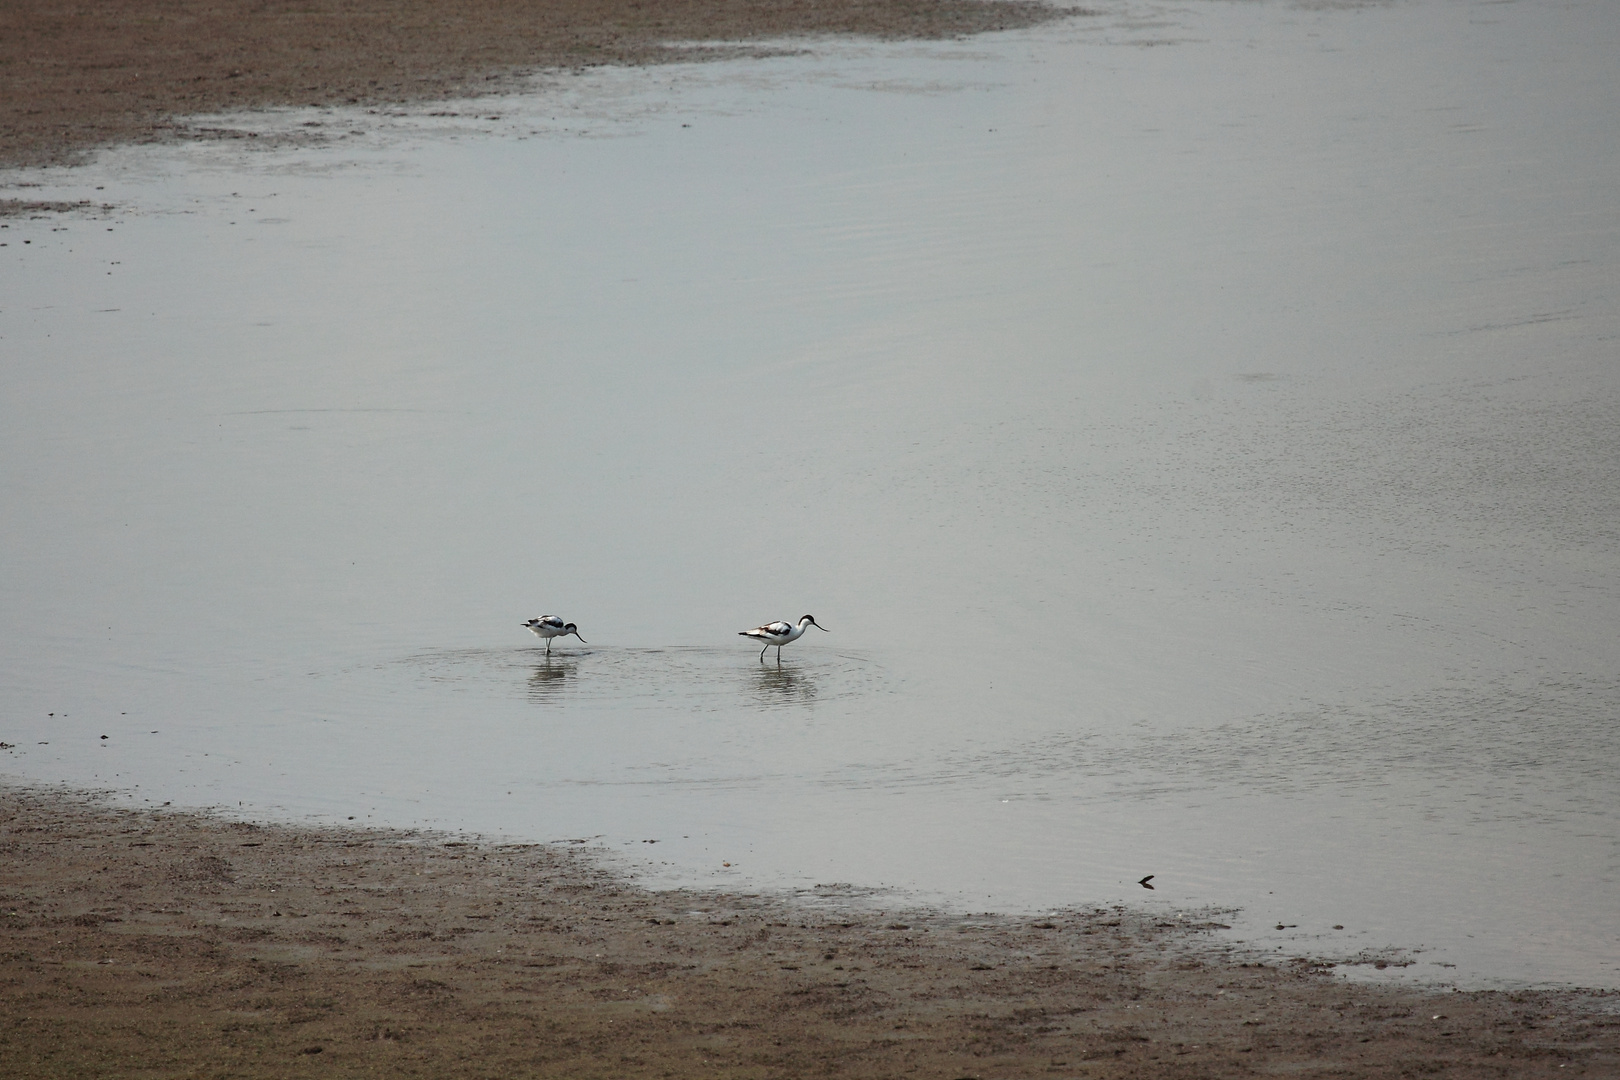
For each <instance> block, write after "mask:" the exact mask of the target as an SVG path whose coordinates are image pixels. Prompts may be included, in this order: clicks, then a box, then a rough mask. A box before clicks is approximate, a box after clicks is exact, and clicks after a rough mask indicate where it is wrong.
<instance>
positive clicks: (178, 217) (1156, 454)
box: [0, 0, 1620, 986]
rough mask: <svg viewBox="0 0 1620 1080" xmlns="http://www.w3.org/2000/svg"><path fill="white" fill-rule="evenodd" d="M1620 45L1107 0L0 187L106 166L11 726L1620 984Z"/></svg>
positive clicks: (672, 862) (45, 429)
mask: <svg viewBox="0 0 1620 1080" xmlns="http://www.w3.org/2000/svg"><path fill="white" fill-rule="evenodd" d="M1617 53H1620V8H1617V7H1615V6H1614V5H1611V4H1607V3H1603V2H1601V0H1590V2H1570V3H1562V4H1557V5H1547V4H1531V3H1507V4H1501V3H1472V2H1464V0H1456V2H1450V0H1419V2H1412V3H1396V4H1392V5H1381V6H1370V7H1362V6H1355V5H1343V6H1338V5H1310V6H1308V7H1296V6H1291V5H1288V4H1283V3H1259V4H1227V3H1196V2H1195V3H1189V4H1182V5H1177V6H1175V7H1173V8H1172V7H1158V6H1154V5H1136V4H1120V5H1105V10H1104V11H1103V13H1102V14H1101V15H1098V16H1094V17H1089V18H1079V19H1074V20H1070V21H1067V22H1064V23H1061V24H1058V25H1056V26H1052V27H1046V28H1043V29H1040V30H1038V31H1033V32H1027V33H1018V34H1010V35H1001V36H992V37H987V38H980V39H974V40H971V41H966V42H955V43H945V44H928V45H892V46H888V45H886V46H881V47H873V46H862V45H852V44H848V43H836V42H833V43H823V44H820V45H818V46H817V47H816V48H815V49H814V51H813V52H812V53H811V54H808V55H798V56H791V57H786V58H777V59H763V60H738V61H727V62H723V63H715V64H706V65H695V66H689V67H676V68H660V69H652V70H645V71H631V72H624V71H597V72H593V73H590V74H588V75H585V76H581V77H577V78H565V79H560V80H552V81H547V82H544V83H541V84H539V85H538V86H537V89H536V91H535V93H534V94H533V95H532V96H530V97H527V98H522V99H501V100H498V101H483V102H467V103H456V104H454V105H452V106H449V107H442V108H441V107H435V109H433V110H432V111H435V112H440V113H455V114H457V115H453V116H428V115H421V114H414V115H398V116H391V115H365V114H345V113H339V112H334V111H319V110H311V111H307V112H296V113H289V114H283V115H276V116H257V117H249V118H227V120H226V121H223V122H227V123H230V124H234V125H237V126H238V127H240V128H241V129H242V130H244V131H247V130H253V131H257V132H260V133H261V135H260V138H259V139H258V140H253V139H244V140H239V141H231V142H228V143H225V144H223V145H216V144H210V145H194V146H188V147H180V148H172V149H156V150H154V149H137V150H127V151H120V152H117V153H112V154H108V155H107V156H105V157H104V158H103V159H102V160H101V161H100V162H99V163H98V164H96V165H95V166H92V167H89V168H86V169H83V170H79V171H75V172H72V173H51V174H44V175H37V174H36V175H28V176H19V175H13V176H11V177H9V178H8V182H9V183H11V184H13V185H14V184H16V183H21V182H27V183H37V184H40V185H41V186H39V187H31V188H26V189H20V190H17V189H14V190H11V191H7V192H6V194H7V195H22V196H24V197H30V198H71V199H79V198H89V199H93V200H95V201H96V202H98V203H100V202H107V203H112V204H114V205H115V206H116V207H117V209H116V210H115V211H114V212H112V213H111V214H110V215H108V216H107V217H106V218H105V220H102V219H100V218H86V217H68V218H63V219H60V220H57V219H41V220H19V219H16V218H13V219H10V220H9V221H8V222H7V225H8V227H7V228H5V229H3V230H0V242H4V243H5V247H3V248H0V461H3V462H4V466H3V468H0V505H3V506H4V507H5V508H6V511H5V513H4V514H3V515H0V740H3V741H4V742H6V743H9V744H12V745H11V746H10V747H9V748H8V749H6V750H5V751H4V752H3V755H0V771H3V773H4V774H5V775H8V776H10V777H13V778H18V779H22V780H25V781H33V782H50V783H56V782H63V783H68V784H72V785H77V786H96V787H107V788H116V789H118V790H120V791H123V792H125V796H124V797H125V798H127V799H128V800H130V801H133V802H134V803H135V804H137V805H144V804H145V803H146V802H151V803H153V804H160V803H164V802H172V803H174V804H175V805H191V806H224V807H229V808H230V809H231V810H232V811H233V812H237V813H243V814H247V815H253V816H258V817H267V816H268V817H282V818H289V819H295V820H305V819H311V818H313V819H317V820H333V819H336V820H347V819H348V818H350V817H351V816H352V817H353V818H354V819H355V820H357V821H369V822H375V823H387V824H397V825H414V824H425V825H430V826H435V827H443V828H452V829H460V830H467V831H472V832H480V833H485V834H502V835H508V836H517V837H525V838H532V839H540V840H561V839H590V840H593V841H594V842H596V843H598V844H600V845H602V846H603V847H604V848H606V849H607V850H609V851H612V852H615V853H617V855H618V856H619V857H621V858H622V859H623V860H624V861H625V864H626V865H628V866H631V867H634V868H635V869H637V870H638V872H640V873H642V874H643V875H644V876H645V877H646V879H647V880H648V881H650V882H652V883H653V884H657V885H664V884H687V883H695V884H701V885H708V884H724V885H727V886H729V887H765V888H798V887H804V886H808V885H812V884H816V883H833V882H842V883H849V884H852V885H855V886H859V887H889V888H894V889H899V890H902V891H903V892H905V893H906V894H908V895H910V896H912V897H916V898H921V899H923V900H927V901H930V902H940V903H947V904H951V905H954V906H957V907H960V908H965V909H970V910H989V909H993V910H1003V911H1033V910H1044V909H1048V908H1052V907H1058V906H1063V905H1070V904H1079V903H1089V902H1113V901H1119V900H1128V901H1130V902H1133V903H1142V904H1149V905H1162V906H1166V907H1172V906H1187V905H1194V906H1197V905H1221V906H1230V907H1236V908H1241V911H1240V912H1239V913H1238V914H1237V915H1235V916H1233V917H1232V919H1231V920H1230V921H1232V922H1233V924H1234V930H1233V931H1232V933H1231V934H1230V935H1228V937H1229V938H1230V939H1231V940H1233V941H1243V942H1245V943H1247V945H1248V946H1249V947H1253V948H1263V949H1266V950H1273V949H1277V948H1281V949H1282V950H1284V951H1285V952H1286V951H1296V950H1298V951H1307V952H1311V953H1313V954H1314V955H1325V956H1329V957H1339V958H1342V959H1355V958H1361V959H1369V958H1371V957H1373V956H1375V955H1379V956H1382V955H1385V954H1384V952H1383V950H1387V949H1398V950H1402V952H1401V953H1400V955H1402V956H1404V957H1405V958H1407V959H1410V960H1413V961H1415V962H1414V963H1413V964H1412V965H1411V966H1409V967H1392V968H1387V969H1384V970H1382V971H1380V972H1377V974H1378V975H1379V976H1381V977H1398V978H1403V979H1427V980H1447V981H1456V982H1458V983H1461V984H1464V985H1489V984H1493V983H1502V982H1509V983H1511V982H1523V981H1532V982H1534V981H1548V982H1565V983H1578V984H1583V985H1597V986H1617V985H1620V886H1617V883H1620V843H1617V839H1620V770H1617V769H1616V768H1615V767H1614V763H1615V762H1616V761H1620V484H1617V483H1616V479H1615V478H1616V476H1620V381H1617V373H1616V370H1615V365H1616V361H1617V354H1616V347H1617V346H1616V343H1617V341H1620V307H1617V305H1616V302H1615V289H1614V287H1615V283H1616V281H1617V280H1620V157H1617V153H1620V150H1617V148H1620V100H1617V98H1620V93H1617V90H1620V87H1617V85H1616V84H1617V80H1616V77H1615V74H1614V72H1615V68H1614V64H1613V57H1614V56H1615V55H1617ZM492 118H493V119H492ZM309 125H318V126H314V127H312V126H309ZM295 129H296V130H302V131H306V132H308V131H316V132H320V133H323V134H325V135H327V136H329V139H328V140H327V141H325V142H323V143H321V144H318V145H315V146H306V147H303V148H297V147H293V148H282V149H274V148H270V149H261V150H256V151H245V150H243V149H242V147H243V146H244V145H246V144H248V143H252V142H255V141H258V142H271V141H272V140H271V139H270V136H271V135H273V134H274V133H275V132H277V131H287V130H295ZM807 612H808V613H811V614H814V615H815V616H816V618H817V620H818V621H819V622H821V623H824V624H825V625H826V626H827V628H828V629H829V631H830V633H828V634H816V633H814V631H812V635H813V636H811V637H808V638H806V639H804V640H803V641H801V642H799V643H796V644H794V645H791V646H789V647H788V648H787V649H785V650H784V653H783V659H782V663H781V665H780V667H778V666H777V665H776V663H775V662H774V657H768V658H767V662H766V663H764V664H761V663H760V662H759V660H758V659H757V653H758V650H757V649H755V648H751V647H750V646H749V645H748V643H747V642H746V641H744V640H743V639H741V638H738V637H737V636H736V632H737V631H738V630H741V629H743V628H745V627H748V626H752V625H754V624H756V623H758V622H762V621H765V620H769V619H776V618H788V619H796V618H797V617H798V616H800V615H802V614H805V613H807ZM543 613H555V614H559V615H563V616H565V617H566V618H568V619H571V620H574V621H576V622H578V623H579V625H580V628H581V632H582V633H583V635H584V636H585V638H586V639H587V640H588V641H589V644H588V645H585V644H581V643H579V642H577V641H575V640H574V639H572V638H570V639H568V640H567V643H566V644H560V645H557V646H555V647H554V651H553V655H552V656H551V658H550V659H549V660H548V659H546V658H545V657H544V656H543V655H542V650H537V649H536V648H535V639H533V638H532V637H531V636H530V635H528V634H527V633H526V632H525V631H524V630H523V629H522V627H521V626H520V625H519V624H520V623H521V622H522V621H523V620H524V619H527V618H530V617H532V616H535V615H540V614H543ZM104 735H105V736H107V737H106V738H105V739H103V738H102V736H104ZM651 841H656V844H654V843H650V842H651ZM728 863H729V864H730V865H729V866H727V865H725V864H728ZM1144 874H1154V875H1155V878H1154V884H1155V885H1156V886H1157V888H1156V890H1155V891H1153V892H1147V891H1145V890H1143V889H1141V888H1140V887H1139V886H1137V885H1136V884H1135V882H1136V880H1137V879H1138V878H1140V877H1142V876H1143V875H1144ZM1278 924H1281V925H1282V926H1283V929H1281V930H1275V929H1271V928H1272V927H1276V926H1277V925H1278ZM1336 925H1337V926H1342V927H1344V929H1342V930H1336V929H1334V927H1335V926H1336ZM1358 970H1365V971H1368V972H1372V971H1373V970H1374V969H1371V968H1370V967H1364V968H1360V969H1358Z"/></svg>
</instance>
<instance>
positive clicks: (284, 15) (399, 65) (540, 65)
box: [0, 0, 1071, 167]
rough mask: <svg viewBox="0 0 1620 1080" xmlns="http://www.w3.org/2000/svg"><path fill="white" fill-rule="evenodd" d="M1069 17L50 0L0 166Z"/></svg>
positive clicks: (736, 2)
mask: <svg viewBox="0 0 1620 1080" xmlns="http://www.w3.org/2000/svg"><path fill="white" fill-rule="evenodd" d="M1068 13H1071V12H1070V11H1069V10H1068V9H1060V8H1058V7H1054V6H1049V5H1046V4H1044V3H1037V2H1032V0H881V2H874V0H766V2H759V0H687V2H665V0H660V2H658V3H649V2H646V0H455V2H454V3H445V2H442V0H303V2H300V3H298V4H289V3H284V2H277V3H269V4H264V3H258V2H255V0H206V2H205V0H133V2H130V0H87V2H85V3H80V4H74V5H71V6H68V7H64V6H63V5H60V4H52V3H49V2H47V0H17V2H14V3H8V4H5V5H0V167H29V166H42V165H64V164H73V163H75V162H79V161H82V160H84V157H85V154H86V153H87V152H88V151H90V150H92V149H94V148H96V147H98V146H105V145H110V144H115V143H129V142H136V143H140V142H158V141H164V140H174V139H180V138H209V137H211V133H209V132H207V131H197V130H193V129H192V128H190V127H189V126H188V125H186V124H185V123H184V122H183V118H184V117H186V116H188V115H195V114H200V113H215V112H221V111H225V110H232V109H254V108H264V107H271V106H289V105H296V106H307V105H380V104H401V103H409V102H420V101H430V100H436V99H440V98H445V97H451V96H459V95H464V94H471V93H491V92H500V91H503V90H509V89H515V88H517V87H518V86H520V85H521V84H522V83H523V81H524V80H526V79H527V78H529V77H530V76H532V75H533V74H535V73H536V72H539V71H543V70H561V71H567V70H578V69H582V68H586V67H594V66H599V65H603V64H654V63H661V62H668V61H672V60H691V59H695V58H700V57H705V56H713V55H735V52H731V53H725V52H720V53H717V52H716V51H715V50H712V49H696V50H694V49H692V48H690V47H683V45H682V44H681V43H690V42H716V41H724V42H731V43H741V44H743V45H745V46H746V45H747V44H748V43H761V42H769V41H773V40H777V39H783V38H805V37H814V36H825V35H855V36H863V37H872V38H886V39H900V38H916V39H928V38H934V39H938V38H949V37H960V36H964V35H969V34H976V33H982V32H985V31H989V30H998V29H1007V28H1011V27H1017V26H1028V25H1032V24H1035V23H1039V22H1042V21H1045V20H1049V19H1052V18H1056V17H1060V16H1062V15H1064V14H1068Z"/></svg>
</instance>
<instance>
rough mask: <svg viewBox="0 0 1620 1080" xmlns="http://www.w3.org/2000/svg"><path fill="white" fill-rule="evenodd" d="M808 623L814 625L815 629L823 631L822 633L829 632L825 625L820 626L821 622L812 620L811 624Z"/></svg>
mask: <svg viewBox="0 0 1620 1080" xmlns="http://www.w3.org/2000/svg"><path fill="white" fill-rule="evenodd" d="M810 625H811V626H813V627H815V628H816V629H817V630H820V631H821V632H822V633H823V634H826V633H829V632H830V631H829V630H828V629H827V628H826V627H825V626H822V625H821V624H820V623H818V622H813V623H811V624H810Z"/></svg>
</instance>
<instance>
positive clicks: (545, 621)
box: [523, 615, 590, 656]
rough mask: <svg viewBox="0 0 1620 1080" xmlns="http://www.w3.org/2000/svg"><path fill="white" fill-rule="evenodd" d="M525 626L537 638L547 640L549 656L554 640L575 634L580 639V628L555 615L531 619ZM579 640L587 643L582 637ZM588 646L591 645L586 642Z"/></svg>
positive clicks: (547, 653)
mask: <svg viewBox="0 0 1620 1080" xmlns="http://www.w3.org/2000/svg"><path fill="white" fill-rule="evenodd" d="M523 625H524V626H527V627H528V628H529V632H530V633H532V634H534V635H535V636H536V637H543V638H545V639H546V655H547V656H550V655H551V639H552V638H554V637H563V636H565V635H568V634H573V635H574V636H575V637H579V627H577V626H575V625H574V624H573V623H565V622H563V621H562V620H561V619H559V618H557V616H555V615H542V616H540V617H539V618H538V619H530V620H529V621H528V622H526V623H524V624H523ZM579 640H580V641H585V639H584V638H582V637H579ZM586 644H590V643H589V642H586Z"/></svg>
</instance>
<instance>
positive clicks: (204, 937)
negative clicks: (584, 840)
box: [0, 789, 1620, 1077]
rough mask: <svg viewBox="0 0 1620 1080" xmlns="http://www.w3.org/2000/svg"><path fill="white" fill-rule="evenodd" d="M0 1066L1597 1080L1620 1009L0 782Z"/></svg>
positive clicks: (1608, 1062)
mask: <svg viewBox="0 0 1620 1080" xmlns="http://www.w3.org/2000/svg"><path fill="white" fill-rule="evenodd" d="M0 878H3V880H0V920H3V922H4V925H5V931H4V937H3V945H0V979H3V985H4V991H3V993H4V997H5V1001H4V1011H5V1014H6V1017H7V1021H6V1023H5V1025H4V1026H3V1028H0V1074H3V1075H5V1076H8V1077H11V1076H29V1077H50V1076H64V1077H65V1076H72V1077H96V1076H118V1077H141V1076H164V1077H194V1076H195V1077H202V1076H209V1077H213V1076H233V1077H258V1076H264V1077H294V1076H304V1075H309V1076H316V1075H321V1076H334V1075H335V1076H357V1075H371V1074H377V1075H387V1076H433V1077H442V1076H491V1077H496V1076H499V1077H511V1076H569V1077H580V1076H602V1077H636V1076H706V1077H707V1076H747V1077H799V1076H811V1075H825V1076H862V1077H865V1076H899V1075H918V1076H930V1077H966V1076H973V1077H1031V1076H1088V1077H1116V1076H1117V1077H1126V1076H1154V1077H1223V1076H1249V1075H1257V1074H1275V1073H1288V1074H1292V1075H1302V1076H1327V1075H1333V1076H1358V1077H1362V1076H1366V1077H1374V1076H1413V1075H1439V1076H1454V1077H1456V1076H1464V1077H1474V1076H1480V1077H1486V1076H1491V1077H1494V1076H1555V1075H1556V1076H1559V1077H1565V1076H1581V1075H1589V1076H1614V1075H1617V1074H1620V1015H1617V1011H1616V1009H1615V1005H1616V999H1615V997H1613V996H1603V995H1596V994H1581V993H1576V992H1568V993H1548V992H1522V993H1457V992H1449V993H1443V992H1435V993H1429V994H1424V993H1415V992H1412V991H1409V990H1401V989H1390V988H1384V987H1371V986H1366V985H1354V984H1346V983H1345V982H1343V981H1342V980H1339V979H1336V978H1334V976H1333V975H1332V974H1331V973H1329V972H1327V971H1326V970H1324V969H1323V968H1322V967H1320V966H1319V965H1313V964H1310V963H1305V962H1299V961H1296V962H1289V963H1284V964H1281V965H1277V964H1275V963H1267V964H1265V965H1264V966H1261V965H1260V964H1258V963H1253V962H1246V961H1252V960H1253V958H1252V957H1243V956H1240V955H1238V954H1236V953H1225V954H1223V953H1222V952H1221V951H1220V950H1218V949H1217V948H1216V946H1215V945H1214V944H1213V942H1212V940H1211V933H1210V931H1211V929H1212V926H1211V917H1210V916H1208V915H1204V916H1196V915H1189V916H1187V917H1182V918H1166V917H1165V916H1163V915H1142V914H1138V913H1132V912H1131V911H1129V910H1120V909H1088V910H1077V911H1073V912H1067V913H1064V914H1063V915H1061V916H1056V917H1051V918H1039V919H1031V918H992V917H988V916H985V917H962V916H958V915H946V914H941V913H938V912H928V911H901V910H897V909H888V910H877V909H875V908H874V907H872V906H871V905H870V904H869V903H868V904H863V903H861V902H860V900H859V898H851V897H848V896H843V897H840V895H839V890H838V889H836V888H834V889H829V890H824V891H825V892H826V894H827V895H825V896H804V897H789V898H771V897H762V896H753V895H728V894H723V893H699V892H690V891H682V892H663V893H652V892H647V891H644V890H641V889H638V888H636V887H634V886H632V885H629V884H626V883H625V882H624V881H621V880H618V879H616V878H614V877H613V876H611V875H610V874H608V873H605V872H603V871H602V870H601V869H600V867H598V866H596V865H593V863H592V862H591V860H590V859H589V857H588V856H587V855H585V854H583V853H581V852H578V851H575V850H571V849H568V848H566V847H565V848H556V847H545V846H536V845H527V844H523V845H510V844H509V845H501V844H479V843H466V842H457V841H454V840H451V839H447V838H444V837H429V836H421V835H412V834H404V833H388V832H377V831H363V830H358V829H324V828H322V829H317V828H299V827H283V826H259V825H251V824H243V823H236V822H228V821H222V820H219V819H217V818H212V817H209V816H205V815H197V814H191V813H178V812H170V811H166V810H159V811H156V812H152V811H132V810H122V809H112V808H109V807H108V806H107V805H106V804H104V803H101V802H98V801H96V800H94V799H91V798H88V797H83V796H68V795H64V794H56V793H41V792H39V791H27V790H18V789H0Z"/></svg>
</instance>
